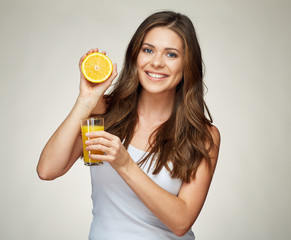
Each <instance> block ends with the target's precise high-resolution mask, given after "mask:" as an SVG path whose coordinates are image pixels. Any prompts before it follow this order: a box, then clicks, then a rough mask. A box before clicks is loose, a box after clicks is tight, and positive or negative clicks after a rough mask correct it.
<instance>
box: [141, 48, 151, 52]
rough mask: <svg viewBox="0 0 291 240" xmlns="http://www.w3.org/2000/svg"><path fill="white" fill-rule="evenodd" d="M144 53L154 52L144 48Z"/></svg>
mask: <svg viewBox="0 0 291 240" xmlns="http://www.w3.org/2000/svg"><path fill="white" fill-rule="evenodd" d="M143 51H144V52H145V53H152V52H153V51H152V50H151V49H149V48H144V49H143Z"/></svg>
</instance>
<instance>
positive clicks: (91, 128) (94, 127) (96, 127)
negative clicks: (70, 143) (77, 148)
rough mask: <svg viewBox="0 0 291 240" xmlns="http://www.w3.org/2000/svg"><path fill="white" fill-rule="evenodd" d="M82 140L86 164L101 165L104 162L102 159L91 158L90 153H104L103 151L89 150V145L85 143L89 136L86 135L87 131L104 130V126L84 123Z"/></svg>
mask: <svg viewBox="0 0 291 240" xmlns="http://www.w3.org/2000/svg"><path fill="white" fill-rule="evenodd" d="M81 128H82V140H83V155H84V163H85V165H89V166H90V165H100V164H102V163H103V162H102V161H97V160H94V159H91V158H89V156H88V155H89V154H102V155H103V154H104V153H103V152H101V151H87V150H86V147H87V145H86V144H85V142H86V141H87V140H88V138H87V137H86V135H85V134H86V133H88V132H94V131H103V130H104V126H100V125H83V126H82V127H81Z"/></svg>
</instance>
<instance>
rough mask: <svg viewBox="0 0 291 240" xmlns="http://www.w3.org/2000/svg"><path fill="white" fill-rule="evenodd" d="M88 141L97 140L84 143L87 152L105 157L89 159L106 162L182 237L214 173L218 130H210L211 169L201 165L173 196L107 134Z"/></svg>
mask: <svg viewBox="0 0 291 240" xmlns="http://www.w3.org/2000/svg"><path fill="white" fill-rule="evenodd" d="M90 134H91V135H90V136H89V137H99V138H98V139H92V140H89V141H87V144H88V145H89V146H88V149H90V150H101V151H104V152H105V153H106V155H99V156H97V155H92V156H91V157H92V158H95V159H98V160H103V161H108V162H109V163H110V164H111V165H112V166H113V167H114V168H115V170H116V171H117V172H118V173H119V175H120V176H121V177H122V178H123V179H124V180H125V182H126V183H127V184H128V186H129V187H130V188H131V189H132V190H133V191H134V192H135V193H136V194H137V196H138V197H139V198H140V199H141V201H143V203H144V204H145V205H146V206H147V208H148V209H149V210H150V211H151V212H152V213H153V214H154V215H155V216H156V217H157V218H159V219H160V220H161V221H162V222H163V223H164V224H165V225H166V226H167V227H168V228H169V229H170V230H171V231H172V232H173V233H174V234H176V235H177V236H182V235H184V234H185V233H186V232H187V231H188V230H189V229H190V228H191V226H192V225H193V223H194V222H195V220H196V218H197V217H198V215H199V213H200V211H201V209H202V206H203V204H204V201H205V199H206V196H207V193H208V189H209V187H210V183H211V180H212V176H213V173H214V170H215V166H216V162H217V158H218V150H219V145H220V135H219V132H218V130H217V128H215V127H212V128H211V134H212V137H213V141H214V144H215V146H216V147H215V148H213V149H212V150H211V153H210V154H211V159H212V169H209V167H208V166H207V164H206V161H205V160H204V161H202V162H201V164H200V165H199V167H198V170H197V173H196V177H195V178H192V179H191V181H190V182H189V183H183V184H182V186H181V189H180V191H179V194H178V196H175V195H173V194H171V193H169V192H167V191H166V190H164V189H163V188H161V187H160V186H158V185H157V184H156V183H155V182H154V181H152V180H151V179H150V178H149V177H148V176H147V175H146V174H145V173H144V172H143V171H142V170H141V169H140V168H139V167H138V166H137V164H136V163H135V162H134V161H133V160H132V159H131V158H130V156H129V154H128V153H127V151H126V149H124V147H123V146H122V144H121V143H120V140H119V138H117V137H116V136H113V135H111V134H109V133H106V132H94V133H90Z"/></svg>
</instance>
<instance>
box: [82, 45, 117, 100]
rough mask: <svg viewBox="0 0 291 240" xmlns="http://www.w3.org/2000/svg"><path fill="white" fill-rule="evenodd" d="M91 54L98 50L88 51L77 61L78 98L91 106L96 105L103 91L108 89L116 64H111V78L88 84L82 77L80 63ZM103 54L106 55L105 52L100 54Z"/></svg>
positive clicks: (115, 74)
mask: <svg viewBox="0 0 291 240" xmlns="http://www.w3.org/2000/svg"><path fill="white" fill-rule="evenodd" d="M93 52H98V48H95V49H91V50H89V51H88V52H87V53H86V54H84V55H83V56H82V57H81V58H80V61H79V69H80V75H81V76H80V93H79V98H81V99H84V100H88V101H89V102H93V104H95V105H96V104H97V100H98V99H99V98H100V97H103V95H104V93H105V91H106V90H107V89H108V88H109V86H110V85H111V83H112V81H113V80H114V79H115V77H116V76H117V64H116V63H115V64H113V71H112V74H111V76H110V77H109V78H108V79H107V80H106V81H104V82H102V83H91V82H89V81H88V80H87V79H86V78H85V77H84V75H83V73H82V70H81V66H82V62H83V60H84V59H85V57H86V56H87V55H89V54H90V53H93ZM102 53H103V54H106V52H102ZM95 105H94V106H95Z"/></svg>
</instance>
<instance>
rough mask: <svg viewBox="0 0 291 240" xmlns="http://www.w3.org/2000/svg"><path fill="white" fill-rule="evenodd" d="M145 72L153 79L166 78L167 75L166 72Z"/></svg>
mask: <svg viewBox="0 0 291 240" xmlns="http://www.w3.org/2000/svg"><path fill="white" fill-rule="evenodd" d="M146 74H147V75H148V76H150V77H151V78H155V79H162V78H166V77H168V76H169V75H167V74H163V73H153V72H146Z"/></svg>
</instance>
